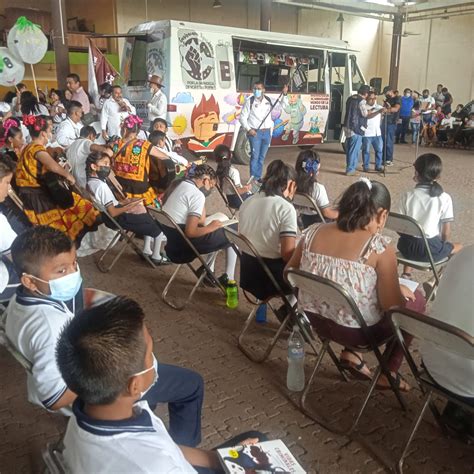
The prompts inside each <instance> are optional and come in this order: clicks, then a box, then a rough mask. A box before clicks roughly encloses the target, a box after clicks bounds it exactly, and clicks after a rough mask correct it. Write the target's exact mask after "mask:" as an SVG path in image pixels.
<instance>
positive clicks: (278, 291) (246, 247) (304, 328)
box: [224, 227, 317, 363]
mask: <svg viewBox="0 0 474 474" xmlns="http://www.w3.org/2000/svg"><path fill="white" fill-rule="evenodd" d="M224 232H225V235H226V237H227V239H228V240H229V241H230V242H232V244H233V245H234V248H236V251H237V253H238V254H240V252H243V253H246V254H247V255H250V256H252V257H255V258H256V259H257V261H258V263H259V264H260V265H261V267H262V268H263V270H264V272H265V274H266V275H267V277H268V278H269V280H270V281H271V282H272V284H273V286H274V287H275V294H274V295H272V296H271V297H269V298H267V299H266V300H265V301H260V300H258V299H256V300H255V299H252V298H251V297H249V296H248V294H247V292H246V291H245V290H243V291H244V295H245V297H246V298H247V300H248V301H249V302H250V303H251V304H253V305H255V308H253V309H252V311H251V312H250V314H249V315H248V317H247V320H246V321H245V324H244V326H243V328H242V330H241V332H240V334H239V336H238V343H237V346H238V348H239V349H240V350H241V351H242V352H243V353H244V354H245V355H246V356H247V357H248V358H249V359H250V360H251V361H253V362H257V363H261V362H264V361H265V360H266V359H267V357H268V356H269V355H270V353H271V351H272V350H273V348H274V347H275V344H276V343H277V341H278V338H279V337H280V335H281V333H282V332H283V330H284V329H285V327H286V326H287V324H288V323H290V321H292V322H294V323H296V324H298V326H299V328H300V330H301V332H302V334H303V336H304V338H305V340H306V342H307V343H309V344H310V346H311V348H312V349H313V351H314V352H315V354H317V350H316V347H315V345H314V342H315V339H314V336H313V334H312V331H311V327H310V325H309V321H307V320H306V317H305V316H304V315H303V314H299V313H298V312H297V311H296V306H293V305H292V304H291V303H290V301H289V299H288V295H287V294H285V292H284V291H283V290H282V288H281V286H280V285H279V284H278V282H277V281H276V279H275V277H274V275H273V274H272V272H271V271H270V269H269V268H268V265H267V264H266V263H265V261H264V260H263V258H262V257H261V255H260V254H259V253H258V251H257V250H256V249H255V247H254V246H253V245H252V243H251V242H250V241H249V240H248V239H247V237H245V236H244V235H242V234H240V233H239V232H236V231H235V230H233V229H229V228H228V227H225V228H224ZM273 298H281V299H282V300H283V302H284V303H285V305H286V306H287V307H288V308H291V310H290V311H289V312H288V315H287V316H286V317H285V319H284V320H283V321H282V322H281V324H280V326H279V328H278V330H277V332H276V333H275V335H274V336H273V338H272V340H271V341H270V343H269V344H268V346H267V347H266V349H265V350H264V351H263V353H262V354H260V355H256V354H254V353H252V352H251V351H250V350H249V349H247V348H246V347H245V343H244V337H245V335H246V333H247V331H248V330H249V328H250V325H251V324H252V322H253V320H254V319H255V318H256V314H257V310H258V307H259V306H260V305H261V304H268V306H269V307H270V309H271V310H272V312H273V313H274V314H275V316H276V313H275V310H274V309H273V307H272V306H271V304H270V300H272V299H273Z"/></svg>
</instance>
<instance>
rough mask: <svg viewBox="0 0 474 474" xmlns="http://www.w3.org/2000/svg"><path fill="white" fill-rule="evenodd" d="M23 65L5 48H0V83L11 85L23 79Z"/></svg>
mask: <svg viewBox="0 0 474 474" xmlns="http://www.w3.org/2000/svg"><path fill="white" fill-rule="evenodd" d="M24 75H25V65H24V64H23V61H21V60H20V59H18V58H17V57H15V56H14V55H13V54H12V53H11V51H9V50H8V49H7V48H0V85H2V86H7V87H13V86H15V85H16V84H18V83H19V82H21V81H22V80H23V76H24Z"/></svg>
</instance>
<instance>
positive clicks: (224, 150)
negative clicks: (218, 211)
mask: <svg viewBox="0 0 474 474" xmlns="http://www.w3.org/2000/svg"><path fill="white" fill-rule="evenodd" d="M214 158H215V159H216V163H217V170H216V175H217V180H218V182H219V186H220V188H221V189H222V192H223V193H224V194H225V195H226V197H227V201H228V203H229V206H230V207H231V208H232V209H239V208H240V205H241V204H242V201H245V200H246V199H247V198H248V197H250V196H251V193H250V185H245V186H243V185H242V183H241V182H240V173H239V170H238V169H237V168H236V167H235V166H232V163H231V159H232V152H231V151H230V148H229V147H228V146H227V145H217V146H216V149H215V150H214ZM226 178H229V179H230V180H231V181H232V182H233V183H234V186H235V187H236V189H237V192H238V193H239V196H240V198H239V196H237V195H236V194H235V192H234V190H233V189H232V187H231V186H230V184H229V183H228V182H227V180H226Z"/></svg>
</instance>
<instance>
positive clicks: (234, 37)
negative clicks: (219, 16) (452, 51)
mask: <svg viewBox="0 0 474 474" xmlns="http://www.w3.org/2000/svg"><path fill="white" fill-rule="evenodd" d="M121 69H122V72H121V73H122V77H123V78H124V81H125V84H124V86H125V89H126V90H125V91H124V93H125V94H126V95H127V97H128V98H129V99H130V100H131V102H132V103H133V104H134V105H135V106H136V107H137V113H138V114H139V115H140V116H141V117H142V118H143V119H145V121H147V107H146V104H147V102H148V101H149V99H150V92H149V90H148V84H147V79H148V78H149V76H150V75H152V74H158V75H160V76H162V78H163V81H164V84H165V86H164V92H165V94H166V95H167V97H168V122H169V124H170V135H171V136H172V137H173V138H180V139H181V140H182V141H183V142H184V143H186V144H187V147H188V149H189V150H191V151H193V152H195V153H197V154H202V153H208V152H212V150H213V149H214V148H215V147H216V146H217V145H219V144H221V143H225V144H227V145H229V146H231V148H232V149H234V155H235V159H236V161H237V162H240V163H242V164H245V163H248V162H249V159H250V156H249V152H250V149H249V146H248V141H247V137H246V135H245V133H244V132H243V130H241V128H240V124H239V119H238V118H239V114H240V111H241V108H242V105H243V103H244V101H245V98H246V97H247V96H248V95H249V94H250V93H251V89H252V85H253V83H254V82H255V81H257V80H259V81H262V82H263V83H264V84H265V89H266V95H268V96H269V97H270V99H271V100H272V101H274V102H275V101H276V99H277V98H278V96H279V94H280V91H281V89H282V87H283V84H285V83H288V84H289V93H288V104H287V105H286V106H285V107H282V106H281V104H280V103H278V104H277V105H276V106H275V108H274V109H273V111H272V114H271V116H272V119H273V123H274V127H273V134H272V146H286V145H297V146H300V147H306V146H313V145H316V144H319V143H322V142H323V141H325V140H339V139H340V138H341V131H342V127H341V122H342V120H343V112H344V105H345V102H346V99H347V97H348V96H349V95H350V94H352V93H353V91H356V90H357V89H358V88H359V86H360V85H362V84H365V79H364V76H363V75H362V73H361V72H360V70H359V68H358V66H357V62H356V56H355V52H354V51H353V50H351V49H349V47H348V44H347V43H346V42H345V41H339V40H333V39H328V38H316V37H312V36H299V35H289V34H284V33H275V32H268V31H258V30H249V29H244V28H231V27H227V26H219V25H206V24H200V23H190V22H182V21H173V20H165V21H152V22H148V23H142V24H140V25H138V26H136V27H134V28H132V29H131V30H130V31H129V33H128V35H127V36H126V41H125V47H124V54H123V57H122V66H121Z"/></svg>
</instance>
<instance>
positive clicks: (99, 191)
mask: <svg viewBox="0 0 474 474" xmlns="http://www.w3.org/2000/svg"><path fill="white" fill-rule="evenodd" d="M87 186H88V187H89V189H90V190H91V192H92V194H94V196H95V198H96V199H97V200H98V201H99V202H100V203H101V204H103V205H104V206H105V207H109V206H110V205H112V206H118V204H119V202H118V201H117V199H115V196H114V193H113V192H112V190H111V189H110V187H109V185H108V184H107V183H106V182H105V181H102V180H101V179H99V178H89V180H88V181H87Z"/></svg>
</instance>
